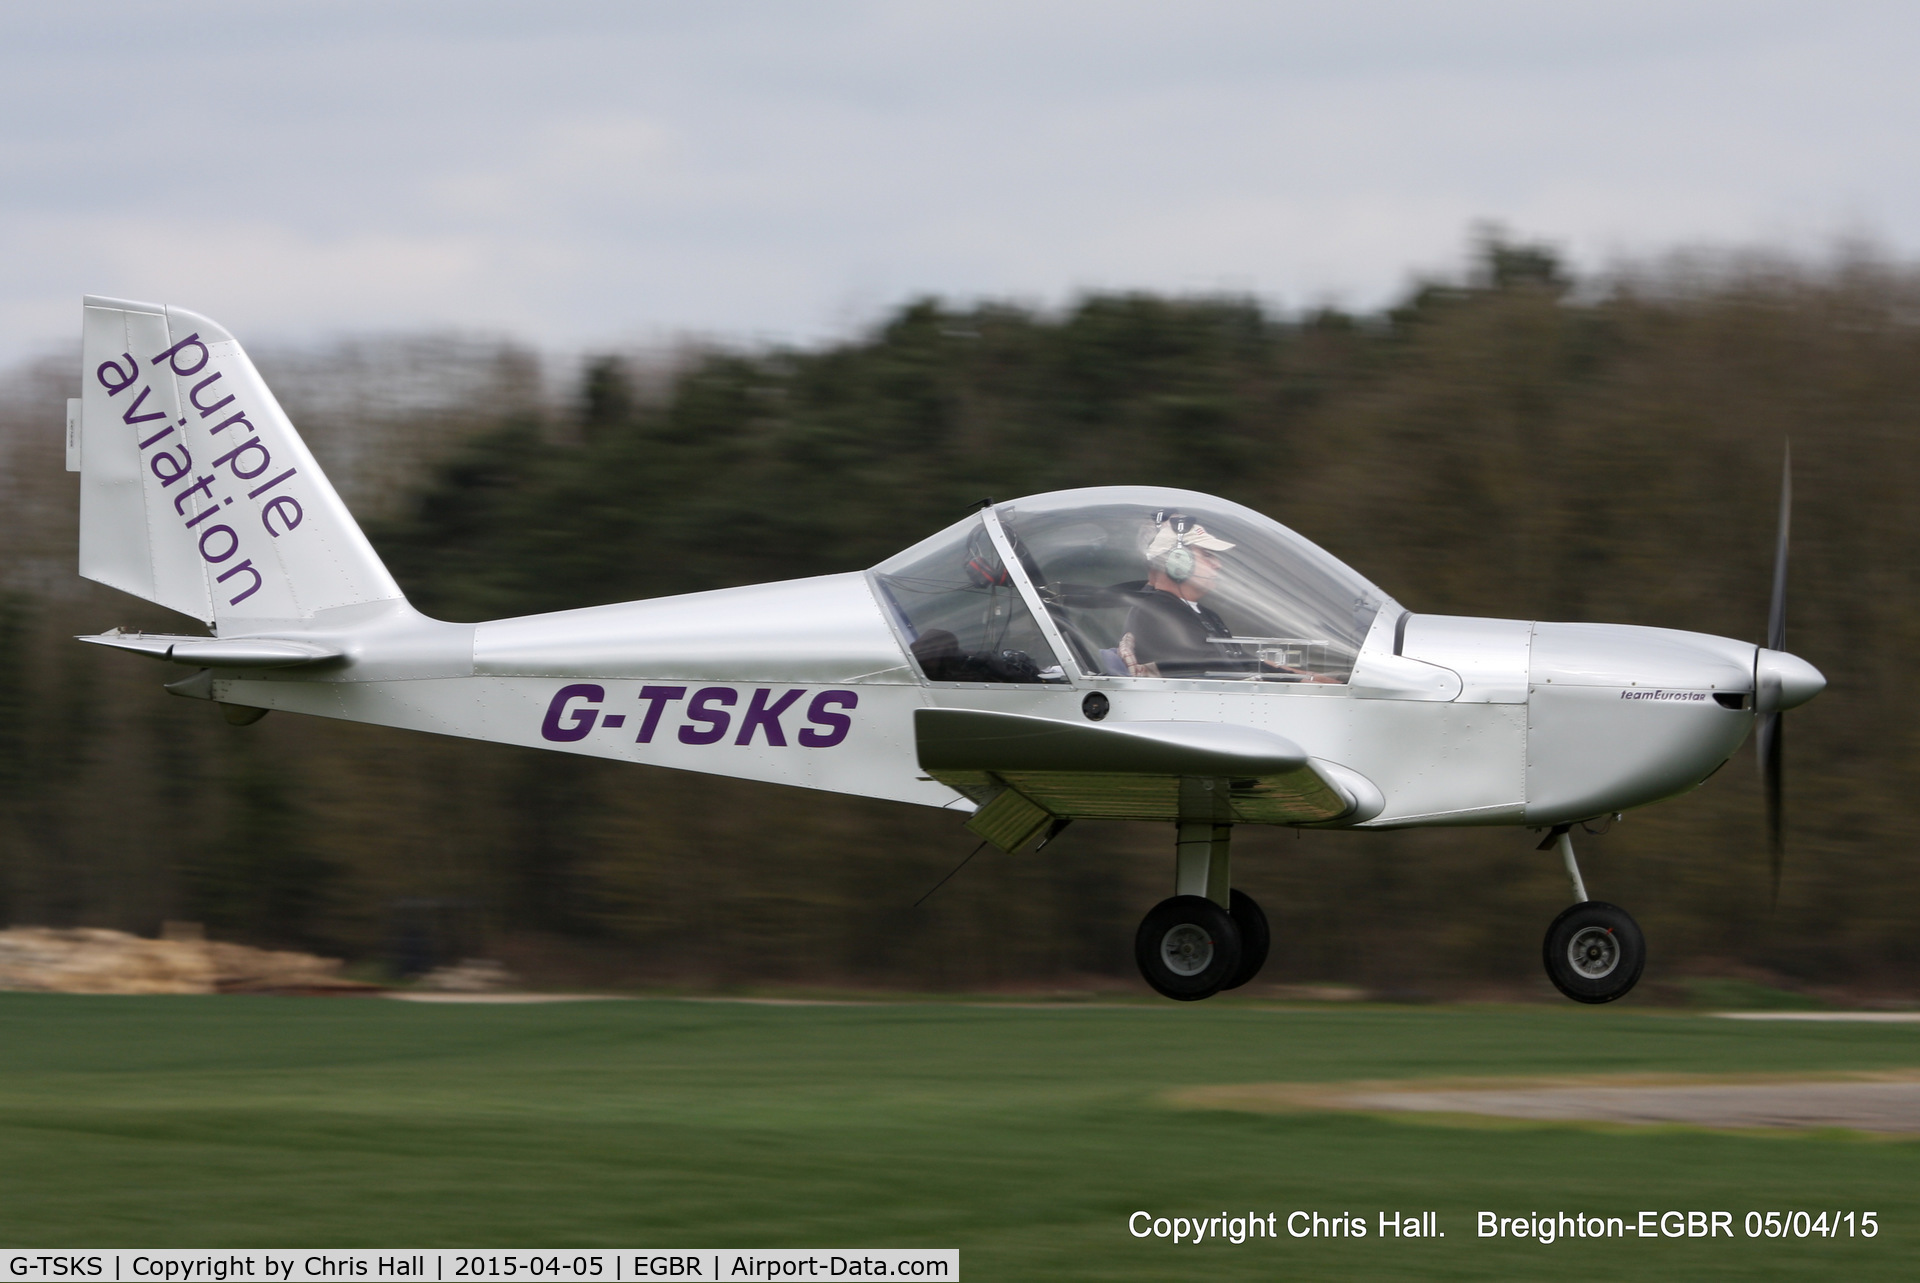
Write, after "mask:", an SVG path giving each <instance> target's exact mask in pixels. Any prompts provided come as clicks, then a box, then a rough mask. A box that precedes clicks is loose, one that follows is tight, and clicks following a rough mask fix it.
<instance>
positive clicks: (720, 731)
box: [540, 682, 860, 748]
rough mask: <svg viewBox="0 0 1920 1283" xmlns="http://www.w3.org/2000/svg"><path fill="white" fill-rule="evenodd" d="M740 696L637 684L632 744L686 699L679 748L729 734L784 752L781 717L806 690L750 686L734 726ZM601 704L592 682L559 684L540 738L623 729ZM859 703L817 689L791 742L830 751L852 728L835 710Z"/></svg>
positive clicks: (603, 696)
mask: <svg viewBox="0 0 1920 1283" xmlns="http://www.w3.org/2000/svg"><path fill="white" fill-rule="evenodd" d="M740 694H741V692H740V691H739V690H737V689H735V688H734V687H732V686H702V687H701V688H700V689H699V690H697V691H695V692H693V697H692V698H691V699H689V698H688V697H687V688H686V687H684V686H642V687H641V688H640V703H641V706H642V711H641V713H640V729H639V731H638V732H637V733H636V734H635V735H634V737H633V742H634V743H636V744H651V743H652V742H653V737H654V735H655V734H656V733H657V732H658V731H659V730H660V720H661V718H662V716H663V715H664V714H665V713H666V711H667V708H668V707H669V706H670V705H679V704H680V703H681V701H682V700H685V701H686V702H685V704H684V706H682V708H681V709H679V710H676V711H681V712H683V713H684V718H685V720H684V721H683V722H682V723H681V725H680V726H679V728H678V733H679V736H680V742H681V743H682V744H718V743H721V742H722V741H724V740H726V739H727V733H728V732H729V731H732V732H734V734H733V743H734V744H736V745H743V746H744V745H749V744H752V743H753V742H754V739H755V737H756V736H759V737H763V738H764V739H765V742H766V743H767V744H768V745H769V746H770V747H772V748H786V747H787V728H786V727H785V726H784V725H782V724H781V720H780V719H781V718H782V717H783V716H785V715H786V714H787V713H788V711H789V710H793V706H794V705H795V704H797V703H799V701H800V698H801V696H803V695H805V694H806V691H804V690H788V691H784V692H783V691H777V690H774V689H770V688H767V687H758V688H755V689H753V690H751V691H749V692H747V706H746V707H745V708H744V709H739V717H740V720H739V722H738V723H737V724H736V723H735V722H734V712H733V710H735V709H737V708H739V704H740ZM606 701H607V692H606V688H605V687H603V686H596V685H594V684H593V683H592V682H575V683H574V684H573V685H571V686H562V687H561V688H560V689H559V690H557V691H555V692H554V695H553V699H552V700H551V701H550V702H549V703H548V704H547V715H546V718H545V719H544V720H543V721H542V722H541V723H540V734H541V735H542V736H543V737H544V738H546V739H549V740H553V741H555V742H556V743H561V744H568V743H573V742H574V741H576V740H583V739H585V738H586V737H587V736H588V735H590V734H592V733H593V732H594V730H595V729H596V728H598V729H600V730H618V729H620V728H622V727H624V726H625V725H626V724H627V715H626V714H625V713H612V712H608V711H607V710H606V709H605V708H603V707H601V705H604V704H605V703H606ZM859 703H860V697H859V696H858V695H857V694H855V693H854V692H853V691H845V690H824V691H820V692H819V693H818V694H816V695H814V697H813V698H812V699H811V700H809V701H808V702H807V707H806V724H805V725H803V726H800V727H799V728H798V730H797V731H796V733H795V735H794V739H795V740H796V741H798V743H799V745H800V747H802V748H832V747H833V746H834V745H836V744H838V743H840V742H841V741H842V740H844V739H846V738H847V732H848V731H850V730H852V729H853V719H852V718H851V717H848V716H847V715H846V713H844V712H841V711H840V710H841V709H852V708H854V707H855V706H857V705H858V704H859ZM794 715H795V716H796V717H798V716H799V713H798V710H794Z"/></svg>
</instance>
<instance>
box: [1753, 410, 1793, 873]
mask: <svg viewBox="0 0 1920 1283" xmlns="http://www.w3.org/2000/svg"><path fill="white" fill-rule="evenodd" d="M1792 519H1793V447H1792V445H1791V444H1789V445H1787V447H1786V455H1785V458H1784V460H1783V461H1782V462H1781V465H1780V529H1779V534H1778V535H1777V537H1776V538H1775V540H1774V545H1773V601H1772V603H1771V604H1770V605H1769V606H1768V608H1767V649H1768V650H1771V651H1784V650H1786V648H1787V530H1788V527H1789V525H1790V524H1791V522H1792ZM1759 686H1760V683H1759V682H1758V681H1756V682H1755V683H1754V702H1755V704H1756V705H1757V706H1760V707H1761V708H1762V711H1761V713H1760V720H1759V724H1758V725H1757V726H1756V727H1755V728H1754V747H1755V749H1756V750H1757V753H1756V756H1757V757H1758V758H1759V762H1760V782H1761V788H1762V790H1763V791H1764V792H1765V793H1766V798H1767V864H1768V868H1769V870H1770V871H1771V872H1772V874H1773V903H1774V905H1775V906H1776V907H1777V906H1778V905H1779V903H1780V874H1781V871H1782V869H1783V868H1784V867H1785V865H1786V856H1787V844H1786V821H1785V817H1784V815H1783V814H1782V808H1781V765H1782V759H1781V750H1782V749H1783V747H1784V746H1785V744H1786V734H1785V727H1784V726H1783V725H1782V724H1781V720H1780V719H1781V711H1780V709H1779V707H1778V699H1777V698H1776V699H1775V700H1773V701H1771V702H1772V703H1773V704H1774V707H1772V708H1766V707H1765V706H1764V702H1763V700H1762V696H1761V691H1760V689H1759Z"/></svg>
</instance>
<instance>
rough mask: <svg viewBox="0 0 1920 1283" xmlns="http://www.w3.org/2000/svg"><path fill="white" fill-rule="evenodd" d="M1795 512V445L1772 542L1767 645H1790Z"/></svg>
mask: <svg viewBox="0 0 1920 1283" xmlns="http://www.w3.org/2000/svg"><path fill="white" fill-rule="evenodd" d="M1792 516H1793V446H1792V445H1791V444H1789V445H1788V446H1787V447H1786V458H1785V460H1784V461H1783V462H1782V463H1781V465H1780V533H1779V536H1778V537H1777V538H1776V539H1775V540H1774V545H1773V604H1772V605H1771V606H1770V607H1769V608H1768V610H1767V649H1768V650H1785V649H1786V648H1787V527H1788V525H1789V523H1790V521H1791V519H1792Z"/></svg>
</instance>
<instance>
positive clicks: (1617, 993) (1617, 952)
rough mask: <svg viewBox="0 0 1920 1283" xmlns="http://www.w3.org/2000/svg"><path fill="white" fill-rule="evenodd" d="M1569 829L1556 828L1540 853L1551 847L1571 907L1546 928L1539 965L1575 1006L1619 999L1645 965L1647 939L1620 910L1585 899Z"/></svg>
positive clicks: (1623, 995)
mask: <svg viewBox="0 0 1920 1283" xmlns="http://www.w3.org/2000/svg"><path fill="white" fill-rule="evenodd" d="M1572 830H1573V826H1572V825H1569V824H1556V825H1555V826H1554V828H1553V832H1552V833H1550V834H1548V835H1547V840H1546V841H1545V842H1542V843H1541V844H1540V849H1541V850H1546V849H1547V848H1549V847H1556V848H1558V850H1559V852H1560V858H1561V859H1563V860H1564V861H1566V865H1567V877H1568V879H1569V880H1571V881H1572V883H1573V898H1574V904H1573V905H1572V906H1570V907H1569V908H1567V909H1565V910H1563V911H1562V912H1561V914H1560V916H1559V917H1557V918H1555V919H1554V920H1553V925H1552V926H1550V927H1548V928H1547V938H1546V939H1545V940H1544V941H1543V942H1542V943H1541V946H1540V955H1541V961H1543V962H1544V963H1545V964H1546V968H1547V978H1548V979H1549V980H1551V981H1553V986H1554V988H1556V989H1558V990H1559V991H1560V992H1561V993H1563V994H1565V995H1567V997H1569V998H1571V999H1573V1000H1574V1001H1575V1002H1588V1003H1601V1002H1612V1001H1613V1000H1614V999H1616V998H1624V997H1625V996H1626V995H1627V993H1628V991H1629V990H1631V989H1632V988H1633V986H1634V985H1635V984H1637V983H1638V982H1639V980H1640V972H1641V970H1642V969H1643V968H1645V966H1646V965H1647V943H1646V938H1645V937H1644V936H1642V935H1641V934H1640V924H1639V923H1637V922H1635V921H1634V920H1633V916H1632V915H1631V914H1629V913H1628V912H1627V911H1626V910H1625V909H1622V908H1620V907H1618V906H1616V905H1611V904H1607V903H1605V902H1603V901H1600V900H1589V899H1587V886H1586V883H1585V882H1584V881H1582V880H1581V877H1580V865H1579V863H1578V862H1577V861H1576V860H1575V859H1574V858H1573V834H1572Z"/></svg>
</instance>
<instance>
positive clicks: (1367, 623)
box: [875, 486, 1387, 683]
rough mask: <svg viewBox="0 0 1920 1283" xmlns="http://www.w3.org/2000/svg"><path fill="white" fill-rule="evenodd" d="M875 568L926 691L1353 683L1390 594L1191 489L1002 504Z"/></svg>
mask: <svg viewBox="0 0 1920 1283" xmlns="http://www.w3.org/2000/svg"><path fill="white" fill-rule="evenodd" d="M993 516H994V517H996V518H997V519H998V521H999V522H1000V524H1001V526H1002V528H1003V529H1004V532H1005V537H1006V546H1008V547H1010V548H1011V549H1012V550H1013V553H1014V558H1015V560H1016V561H1017V562H1018V564H1019V569H1020V570H1021V572H1023V574H1022V575H1021V576H1015V575H1013V574H1011V573H1010V572H1009V571H1008V570H1007V568H1006V567H1004V566H1003V565H1002V558H1001V556H1000V553H999V547H1000V544H998V543H996V541H995V540H994V539H993V537H992V531H991V530H990V529H989V523H988V522H987V520H986V518H985V517H983V516H974V517H971V518H969V519H968V520H966V521H963V522H960V523H959V524H957V525H955V526H952V527H950V528H948V529H947V530H944V531H942V532H941V533H940V534H938V535H935V536H933V537H932V538H930V539H927V540H924V541H922V542H921V543H919V544H916V545H915V546H914V547H912V548H910V549H908V550H907V551H906V552H903V553H901V554H899V555H898V556H896V557H893V558H891V559H890V560H888V561H886V562H883V563H882V564H881V565H880V566H878V567H876V571H875V577H876V580H877V581H878V583H879V585H880V587H881V588H882V590H883V591H884V592H885V593H886V594H887V595H888V596H889V597H890V598H891V600H892V602H893V604H894V606H895V607H896V609H897V612H898V618H899V619H900V621H901V625H902V628H903V630H904V631H905V632H906V633H907V636H908V641H909V645H910V647H911V648H912V649H913V652H914V656H915V659H916V662H918V663H919V664H920V666H921V669H922V671H923V673H924V674H925V675H926V676H927V677H928V679H929V680H934V681H941V680H958V681H989V682H993V681H999V682H1005V681H1042V682H1044V681H1063V680H1065V675H1064V672H1063V670H1062V669H1061V667H1060V665H1061V659H1060V657H1058V656H1056V655H1055V653H1054V650H1053V648H1052V647H1051V646H1050V645H1049V644H1048V642H1047V640H1046V637H1045V636H1044V632H1043V630H1042V629H1041V628H1040V627H1039V626H1038V625H1037V623H1036V621H1035V620H1034V617H1033V614H1032V612H1031V611H1030V610H1029V609H1028V608H1027V605H1026V603H1025V601H1024V600H1023V595H1022V594H1021V593H1019V592H1017V591H1015V589H1016V588H1017V587H1018V579H1019V578H1021V577H1024V578H1025V579H1026V580H1028V581H1029V583H1030V585H1031V588H1032V590H1033V592H1034V594H1035V597H1036V598H1037V601H1038V603H1039V604H1040V605H1041V606H1042V607H1043V608H1044V609H1045V611H1046V614H1047V617H1048V619H1049V620H1050V621H1051V622H1052V624H1053V626H1054V629H1055V630H1056V631H1057V633H1058V635H1059V637H1060V639H1061V641H1062V642H1063V643H1064V644H1065V647H1066V649H1067V651H1068V652H1069V655H1068V658H1070V659H1071V661H1072V662H1073V663H1074V664H1076V665H1077V666H1078V667H1079V669H1080V670H1081V671H1082V672H1083V673H1087V674H1091V675H1100V676H1108V677H1133V678H1144V679H1149V680H1152V679H1175V678H1177V679H1184V680H1202V681H1240V682H1263V683H1273V682H1277V683H1296V682H1344V681H1346V680H1347V678H1348V676H1349V675H1350V674H1351V673H1352V671H1353V664H1354V660H1355V658H1356V656H1357V655H1358V654H1359V651H1360V645H1361V643H1362V642H1363V641H1364V640H1365V638H1366V635H1367V631H1368V629H1369V628H1371V627H1372V625H1373V620H1374V616H1375V615H1376V614H1378V613H1379V611H1380V608H1381V606H1382V605H1383V604H1384V603H1385V602H1386V601H1387V598H1386V596H1385V594H1383V593H1381V592H1380V590H1379V589H1377V588H1375V587H1374V586H1373V585H1372V584H1370V583H1368V582H1367V581H1366V580H1365V579H1363V578H1361V577H1360V576H1359V575H1357V574H1355V573H1354V572H1353V571H1352V570H1351V569H1349V568H1348V567H1347V566H1345V565H1343V564H1342V563H1341V562H1340V561H1338V560H1337V559H1335V558H1334V557H1332V556H1330V555H1328V554H1327V553H1326V552H1323V551H1322V550H1321V549H1319V548H1317V547H1315V546H1314V545H1313V544H1312V543H1310V542H1308V541H1307V540H1305V539H1302V538H1301V537H1300V536H1299V535H1296V534H1294V533H1293V532H1292V531H1291V530H1288V529H1287V528H1286V527H1285V526H1282V525H1280V524H1279V523H1278V522H1276V521H1273V520H1272V519H1271V518H1268V517H1265V516H1262V515H1261V514H1259V513H1257V512H1255V511H1253V510H1252V509H1250V508H1244V507H1241V506H1240V505H1239V504H1234V503H1228V502H1227V501H1225V500H1222V499H1215V498H1212V497H1210V496H1207V495H1202V494H1197V493H1194V492H1192V491H1184V490H1164V489H1160V488H1158V487H1147V486H1113V487H1101V488H1094V489H1086V490H1063V491H1056V492H1054V493H1051V494H1043V495H1035V496H1031V497H1029V498H1025V499H1020V500H1016V501H1015V502H1012V503H1004V504H1000V505H998V506H997V507H996V508H995V509H994V510H993Z"/></svg>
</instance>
